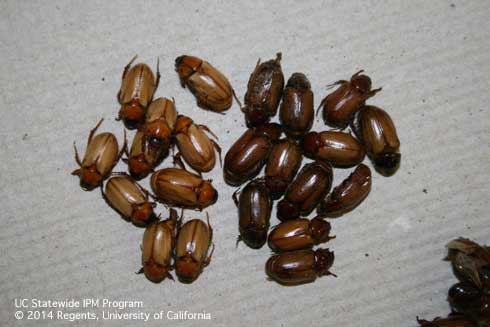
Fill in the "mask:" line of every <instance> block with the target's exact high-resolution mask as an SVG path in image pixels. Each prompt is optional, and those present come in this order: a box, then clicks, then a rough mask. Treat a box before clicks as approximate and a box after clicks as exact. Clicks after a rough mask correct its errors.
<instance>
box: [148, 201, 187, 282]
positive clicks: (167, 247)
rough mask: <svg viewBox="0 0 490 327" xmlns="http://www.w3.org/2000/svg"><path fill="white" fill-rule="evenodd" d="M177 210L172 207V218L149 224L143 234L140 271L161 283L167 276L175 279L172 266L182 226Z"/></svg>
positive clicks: (153, 280)
mask: <svg viewBox="0 0 490 327" xmlns="http://www.w3.org/2000/svg"><path fill="white" fill-rule="evenodd" d="M177 218H178V217H177V212H176V211H175V210H174V209H170V218H168V219H166V220H164V221H160V222H155V223H153V224H151V225H150V226H148V227H147V228H146V230H145V233H144V235H143V244H142V246H141V249H142V250H143V253H142V258H141V264H142V266H143V267H142V268H141V270H140V271H139V272H140V273H145V276H146V278H148V279H149V280H151V281H152V282H154V283H159V282H161V281H162V280H164V279H165V278H166V277H168V278H169V279H172V280H173V279H174V278H173V277H172V275H170V271H171V270H172V269H173V266H172V253H173V251H174V247H175V240H176V237H177V233H178V230H179V226H180V221H179V220H178V219H177Z"/></svg>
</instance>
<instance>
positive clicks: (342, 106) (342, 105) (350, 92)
mask: <svg viewBox="0 0 490 327" xmlns="http://www.w3.org/2000/svg"><path fill="white" fill-rule="evenodd" d="M362 72H363V70H360V71H358V72H357V73H355V74H354V75H352V77H351V79H350V81H345V80H340V81H337V82H335V83H334V84H333V85H332V86H334V85H340V87H339V88H338V89H336V90H335V91H334V92H332V93H330V94H329V95H327V96H326V97H325V99H323V101H322V102H321V104H320V106H319V108H318V109H320V108H322V107H323V120H324V121H325V124H327V125H329V126H332V127H338V128H341V129H344V128H346V127H347V126H348V125H349V123H350V122H351V120H352V118H353V117H354V114H355V113H356V111H357V110H359V108H360V107H361V106H362V105H364V102H365V101H366V100H367V99H369V98H370V97H372V96H373V95H375V94H376V93H378V92H379V91H381V88H379V89H375V90H371V79H370V78H369V76H367V75H360V74H361V73H362Z"/></svg>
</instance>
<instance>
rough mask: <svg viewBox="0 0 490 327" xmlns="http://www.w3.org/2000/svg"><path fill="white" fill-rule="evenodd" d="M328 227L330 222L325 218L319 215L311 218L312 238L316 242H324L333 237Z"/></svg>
mask: <svg viewBox="0 0 490 327" xmlns="http://www.w3.org/2000/svg"><path fill="white" fill-rule="evenodd" d="M330 229H331V226H330V223H329V222H328V221H326V220H323V219H321V218H319V217H315V218H313V219H312V220H311V234H312V235H313V239H314V240H315V243H317V244H318V243H323V242H326V241H328V240H330V239H332V238H333V237H330Z"/></svg>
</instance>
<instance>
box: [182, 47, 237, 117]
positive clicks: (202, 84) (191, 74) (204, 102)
mask: <svg viewBox="0 0 490 327" xmlns="http://www.w3.org/2000/svg"><path fill="white" fill-rule="evenodd" d="M175 71H176V72H177V73H178V74H179V78H180V84H181V85H182V87H186V86H187V87H188V88H189V90H190V91H191V92H192V94H194V96H195V97H196V99H197V105H198V106H199V107H201V108H203V109H206V110H211V111H216V112H223V111H225V110H227V109H229V108H230V107H231V105H232V103H233V98H232V96H235V91H233V88H232V87H231V85H230V82H229V81H228V79H227V78H226V77H225V76H224V75H223V74H222V73H221V72H220V71H219V70H217V69H216V68H214V67H213V66H211V64H210V63H208V62H207V61H204V60H202V59H200V58H197V57H193V56H180V57H178V58H177V59H175ZM235 99H236V97H235ZM237 102H238V103H239V104H240V101H238V99H237ZM240 106H241V105H240Z"/></svg>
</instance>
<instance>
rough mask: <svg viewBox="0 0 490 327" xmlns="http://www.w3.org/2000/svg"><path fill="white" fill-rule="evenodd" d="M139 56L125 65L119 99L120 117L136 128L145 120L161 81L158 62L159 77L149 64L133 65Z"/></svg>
mask: <svg viewBox="0 0 490 327" xmlns="http://www.w3.org/2000/svg"><path fill="white" fill-rule="evenodd" d="M136 57H137V56H134V58H133V59H131V61H130V62H129V63H128V64H127V65H126V67H124V71H123V75H122V83H121V89H120V90H119V93H118V94H117V99H118V101H119V104H120V105H121V110H120V111H119V118H118V119H122V120H123V122H124V124H125V125H126V127H127V128H128V129H135V128H137V127H138V126H140V125H141V124H142V123H143V122H144V120H145V114H146V108H147V107H148V105H149V104H150V103H151V100H152V99H153V94H154V93H155V90H156V89H157V87H158V83H159V81H160V71H159V69H158V63H157V77H156V81H155V76H154V75H153V72H152V71H151V69H150V67H148V65H146V64H144V63H141V64H137V65H135V66H134V67H131V64H132V63H133V61H135V60H136Z"/></svg>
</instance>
